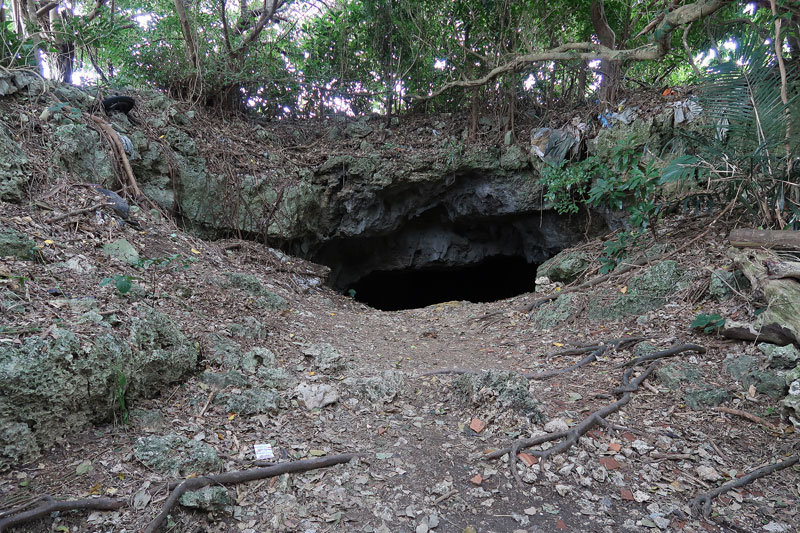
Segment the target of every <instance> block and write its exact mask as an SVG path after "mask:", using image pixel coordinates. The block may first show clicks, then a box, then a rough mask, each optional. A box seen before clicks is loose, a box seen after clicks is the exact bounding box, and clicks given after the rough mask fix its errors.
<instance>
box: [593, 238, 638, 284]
mask: <svg viewBox="0 0 800 533" xmlns="http://www.w3.org/2000/svg"><path fill="white" fill-rule="evenodd" d="M640 235H641V233H639V232H629V231H623V232H621V233H620V234H619V235H617V238H616V239H613V240H610V241H606V242H604V243H603V255H601V256H600V274H608V273H609V272H611V271H613V270H614V269H615V268H617V265H619V263H620V261H622V260H623V259H624V258H625V257H627V256H628V249H629V248H630V247H631V246H632V245H633V244H635V243H636V241H637V240H638V239H639V237H640Z"/></svg>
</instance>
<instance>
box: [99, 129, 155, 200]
mask: <svg viewBox="0 0 800 533" xmlns="http://www.w3.org/2000/svg"><path fill="white" fill-rule="evenodd" d="M86 116H87V117H89V119H91V120H92V122H94V123H95V124H97V127H98V128H100V130H101V131H102V132H103V134H105V136H106V138H107V139H108V141H109V142H110V143H111V147H112V149H113V151H114V155H115V156H116V157H117V160H119V161H120V162H121V163H122V168H123V170H124V171H125V179H126V180H127V185H128V186H130V188H131V191H132V192H133V196H134V198H136V199H137V200H138V199H140V198H142V197H143V196H144V195H143V194H142V191H141V189H139V184H138V183H137V182H136V176H134V175H133V169H132V168H131V163H130V161H128V156H127V154H125V148H123V146H122V142H121V141H120V140H119V135H117V132H115V131H114V130H113V129H112V128H111V126H110V125H109V124H108V122H106V121H104V120H103V119H101V118H99V117H95V116H93V115H86Z"/></svg>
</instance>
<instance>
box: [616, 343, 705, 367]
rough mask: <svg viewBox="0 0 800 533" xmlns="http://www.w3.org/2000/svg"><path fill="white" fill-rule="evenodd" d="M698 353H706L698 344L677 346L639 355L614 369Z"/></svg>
mask: <svg viewBox="0 0 800 533" xmlns="http://www.w3.org/2000/svg"><path fill="white" fill-rule="evenodd" d="M688 351H692V352H698V353H706V349H705V347H704V346H700V345H699V344H691V343H690V344H679V345H678V346H673V347H671V348H667V349H666V350H661V351H660V352H653V353H649V354H647V355H640V356H639V357H636V358H634V359H631V360H630V361H627V362H625V363H620V364H618V365H617V366H615V367H614V368H622V367H624V366H636V365H638V364H639V363H643V362H645V361H655V360H656V359H663V358H664V357H672V356H673V355H678V354H679V353H682V352H688Z"/></svg>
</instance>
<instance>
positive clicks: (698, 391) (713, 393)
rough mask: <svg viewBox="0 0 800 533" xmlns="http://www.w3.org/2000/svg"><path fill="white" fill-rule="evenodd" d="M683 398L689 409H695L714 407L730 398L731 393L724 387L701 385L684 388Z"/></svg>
mask: <svg viewBox="0 0 800 533" xmlns="http://www.w3.org/2000/svg"><path fill="white" fill-rule="evenodd" d="M683 399H684V401H685V402H686V405H687V406H688V407H689V409H692V410H694V411H697V410H699V409H703V408H705V407H716V406H717V405H720V404H722V403H724V402H727V401H728V400H730V399H731V394H730V392H728V391H727V390H725V389H721V388H717V387H711V386H709V385H701V386H700V387H698V388H692V389H688V390H686V391H685V392H684V395H683Z"/></svg>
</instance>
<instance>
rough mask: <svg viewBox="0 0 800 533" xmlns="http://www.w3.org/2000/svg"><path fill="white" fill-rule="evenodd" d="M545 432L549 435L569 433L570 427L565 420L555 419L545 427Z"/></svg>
mask: <svg viewBox="0 0 800 533" xmlns="http://www.w3.org/2000/svg"><path fill="white" fill-rule="evenodd" d="M544 430H545V431H546V432H548V433H562V432H564V431H569V426H568V425H567V422H566V421H565V420H564V419H562V418H554V419H552V420H550V421H549V422H548V423H547V424H545V425H544Z"/></svg>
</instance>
